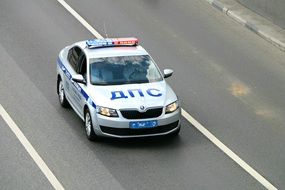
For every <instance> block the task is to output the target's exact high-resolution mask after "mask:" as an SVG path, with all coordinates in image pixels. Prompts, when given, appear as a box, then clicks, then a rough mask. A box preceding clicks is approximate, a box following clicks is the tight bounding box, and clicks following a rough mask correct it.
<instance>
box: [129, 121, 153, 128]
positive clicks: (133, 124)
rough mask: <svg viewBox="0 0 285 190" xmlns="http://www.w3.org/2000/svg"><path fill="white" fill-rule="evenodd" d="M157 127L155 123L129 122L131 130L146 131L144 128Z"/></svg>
mask: <svg viewBox="0 0 285 190" xmlns="http://www.w3.org/2000/svg"><path fill="white" fill-rule="evenodd" d="M156 126H157V121H156V120H153V121H134V122H130V128H131V129H146V128H154V127H156Z"/></svg>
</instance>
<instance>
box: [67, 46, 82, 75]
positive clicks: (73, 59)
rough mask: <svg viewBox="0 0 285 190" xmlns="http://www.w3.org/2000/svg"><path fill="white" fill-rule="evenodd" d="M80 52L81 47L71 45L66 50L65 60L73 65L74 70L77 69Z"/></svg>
mask: <svg viewBox="0 0 285 190" xmlns="http://www.w3.org/2000/svg"><path fill="white" fill-rule="evenodd" d="M80 54H81V49H80V48H79V47H73V48H71V49H70V50H69V52H68V56H67V60H68V61H69V63H70V65H71V66H72V67H73V69H74V70H75V71H76V70H77V63H78V60H79V56H80Z"/></svg>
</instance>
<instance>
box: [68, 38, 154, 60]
mask: <svg viewBox="0 0 285 190" xmlns="http://www.w3.org/2000/svg"><path fill="white" fill-rule="evenodd" d="M74 45H76V46H79V47H80V48H81V49H82V50H83V51H84V53H85V54H86V56H87V57H88V58H89V59H90V58H99V57H116V56H132V55H133V56H134V55H149V54H148V53H147V51H146V50H145V49H144V48H143V47H141V46H140V45H137V46H120V47H100V48H88V47H87V45H86V41H80V42H77V43H75V44H74Z"/></svg>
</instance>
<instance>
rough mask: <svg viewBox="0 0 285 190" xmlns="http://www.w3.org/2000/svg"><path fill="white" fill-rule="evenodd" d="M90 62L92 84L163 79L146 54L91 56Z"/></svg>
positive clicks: (114, 83)
mask: <svg viewBox="0 0 285 190" xmlns="http://www.w3.org/2000/svg"><path fill="white" fill-rule="evenodd" d="M90 63H91V65H90V79H91V83H92V84H97V85H116V84H134V83H149V82H157V81H161V80H163V78H162V77H161V74H160V73H159V71H158V68H157V67H156V65H155V64H154V62H153V61H152V59H151V58H150V56H148V55H137V56H120V57H104V58H93V59H90Z"/></svg>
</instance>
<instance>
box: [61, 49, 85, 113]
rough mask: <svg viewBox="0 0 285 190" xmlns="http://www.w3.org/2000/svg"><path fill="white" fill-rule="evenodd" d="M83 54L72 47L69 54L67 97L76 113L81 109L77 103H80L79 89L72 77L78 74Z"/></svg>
mask: <svg viewBox="0 0 285 190" xmlns="http://www.w3.org/2000/svg"><path fill="white" fill-rule="evenodd" d="M81 53H82V50H81V49H80V48H79V47H77V46H75V47H72V48H71V49H70V50H69V52H68V56H67V60H68V62H69V65H68V66H67V69H68V71H69V75H70V76H69V77H68V78H69V79H67V80H66V88H65V89H66V90H65V92H66V95H67V97H68V99H69V103H70V104H71V106H72V107H73V108H74V109H75V111H76V112H78V111H79V108H78V106H77V102H78V99H79V97H78V93H77V91H78V90H77V87H76V86H75V85H76V84H75V82H74V81H72V80H71V78H72V76H73V75H75V74H77V72H76V71H77V69H78V62H79V57H80V55H81Z"/></svg>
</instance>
